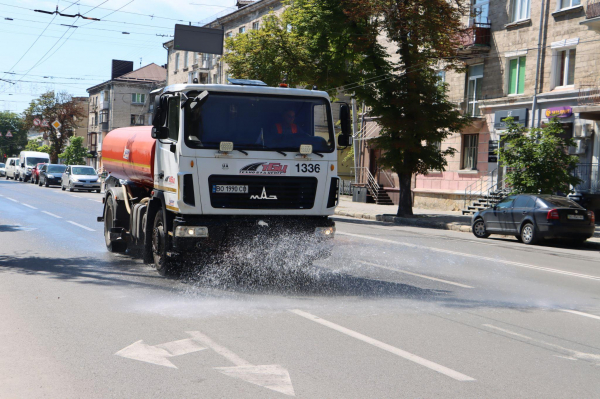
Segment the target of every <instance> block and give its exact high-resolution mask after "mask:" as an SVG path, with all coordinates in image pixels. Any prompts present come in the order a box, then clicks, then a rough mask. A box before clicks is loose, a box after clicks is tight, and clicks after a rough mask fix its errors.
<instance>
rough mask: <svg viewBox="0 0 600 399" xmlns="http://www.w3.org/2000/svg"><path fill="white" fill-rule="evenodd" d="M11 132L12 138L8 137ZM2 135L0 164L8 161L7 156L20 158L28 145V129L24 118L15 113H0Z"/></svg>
mask: <svg viewBox="0 0 600 399" xmlns="http://www.w3.org/2000/svg"><path fill="white" fill-rule="evenodd" d="M9 130H10V132H11V133H12V135H13V136H12V137H6V133H8V131H9ZM0 134H1V135H2V136H0V162H4V161H5V160H6V159H5V158H4V156H5V155H6V157H7V158H10V157H16V156H19V153H20V152H21V151H23V149H24V148H25V146H26V145H27V129H26V128H25V126H24V121H23V118H21V117H20V116H19V115H17V114H15V113H13V112H9V111H0Z"/></svg>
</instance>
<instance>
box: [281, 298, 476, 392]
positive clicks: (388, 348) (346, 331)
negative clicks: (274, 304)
mask: <svg viewBox="0 0 600 399" xmlns="http://www.w3.org/2000/svg"><path fill="white" fill-rule="evenodd" d="M289 311H290V312H292V313H294V314H297V315H298V316H301V317H304V318H305V319H308V320H310V321H314V322H315V323H319V324H321V325H323V326H325V327H329V328H331V329H333V330H336V331H338V332H341V333H342V334H346V335H348V336H350V337H352V338H356V339H358V340H360V341H363V342H366V343H367V344H370V345H373V346H375V347H377V348H379V349H383V350H384V351H387V352H390V353H393V354H394V355H397V356H400V357H402V358H404V359H406V360H410V361H411V362H415V363H417V364H420V365H421V366H425V367H427V368H428V369H430V370H433V371H437V372H438V373H441V374H444V375H446V376H448V377H450V378H453V379H455V380H457V381H475V379H474V378H472V377H469V376H468V375H465V374H462V373H459V372H458V371H455V370H452V369H449V368H448V367H445V366H442V365H440V364H437V363H434V362H432V361H430V360H427V359H424V358H422V357H420V356H417V355H414V354H412V353H409V352H406V351H405V350H402V349H399V348H396V347H394V346H391V345H388V344H386V343H384V342H381V341H378V340H376V339H374V338H371V337H367V336H366V335H363V334H361V333H358V332H356V331H352V330H350V329H348V328H346V327H342V326H340V325H339V324H335V323H332V322H330V321H327V320H325V319H322V318H320V317H317V316H315V315H312V314H310V313H307V312H304V311H302V310H299V309H289Z"/></svg>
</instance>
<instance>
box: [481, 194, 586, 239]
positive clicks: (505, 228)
mask: <svg viewBox="0 0 600 399" xmlns="http://www.w3.org/2000/svg"><path fill="white" fill-rule="evenodd" d="M595 222H596V217H595V215H594V212H592V211H588V210H586V209H585V208H583V207H581V206H580V205H579V204H578V203H576V202H574V201H572V200H570V199H568V198H565V197H560V196H556V195H536V194H520V195H510V196H508V197H506V198H504V199H503V200H502V201H500V202H499V203H498V204H496V205H495V206H494V207H492V208H489V209H486V210H483V211H480V212H477V213H475V215H473V221H472V223H471V226H472V228H473V234H474V235H475V236H476V237H478V238H487V237H489V236H490V234H503V235H514V236H515V237H516V238H517V239H518V240H520V241H522V242H524V243H525V244H536V243H538V242H539V241H540V240H541V239H545V238H566V239H569V240H571V241H576V242H578V243H583V242H584V241H585V240H587V239H588V238H590V237H592V236H593V235H594V229H595V228H596V226H595Z"/></svg>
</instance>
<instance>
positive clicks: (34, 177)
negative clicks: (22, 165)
mask: <svg viewBox="0 0 600 399" xmlns="http://www.w3.org/2000/svg"><path fill="white" fill-rule="evenodd" d="M42 165H46V163H38V164H37V165H35V167H34V168H33V169H31V179H30V180H29V181H31V183H33V184H38V183H39V182H40V169H41V168H42Z"/></svg>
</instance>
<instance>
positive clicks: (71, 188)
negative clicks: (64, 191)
mask: <svg viewBox="0 0 600 399" xmlns="http://www.w3.org/2000/svg"><path fill="white" fill-rule="evenodd" d="M73 191H75V189H74V188H73V186H72V185H71V182H69V192H70V193H72V192H73Z"/></svg>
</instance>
